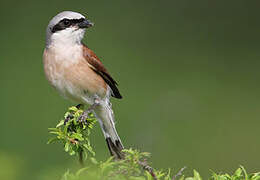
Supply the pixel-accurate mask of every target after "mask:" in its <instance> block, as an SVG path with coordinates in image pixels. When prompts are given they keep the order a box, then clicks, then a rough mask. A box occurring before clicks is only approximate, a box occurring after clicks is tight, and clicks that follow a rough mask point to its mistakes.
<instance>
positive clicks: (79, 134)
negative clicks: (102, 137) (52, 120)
mask: <svg viewBox="0 0 260 180" xmlns="http://www.w3.org/2000/svg"><path fill="white" fill-rule="evenodd" d="M83 108H84V107H83V106H79V107H76V106H72V107H70V108H69V109H68V111H67V112H66V113H65V115H64V119H62V120H61V121H60V122H59V123H58V124H57V126H56V127H55V128H49V133H51V134H53V135H55V137H52V138H51V139H50V140H49V141H48V144H50V143H53V142H61V143H62V144H63V146H64V150H65V152H68V153H69V154H70V155H79V156H81V155H82V154H84V156H85V158H86V157H87V156H88V155H89V154H90V155H91V156H95V152H94V151H93V148H92V146H91V144H90V140H89V135H90V132H91V129H92V128H93V126H94V124H95V122H96V119H95V117H94V115H93V114H92V113H89V115H88V118H87V119H86V121H85V122H80V121H79V120H78V119H79V117H80V115H81V114H82V113H83Z"/></svg>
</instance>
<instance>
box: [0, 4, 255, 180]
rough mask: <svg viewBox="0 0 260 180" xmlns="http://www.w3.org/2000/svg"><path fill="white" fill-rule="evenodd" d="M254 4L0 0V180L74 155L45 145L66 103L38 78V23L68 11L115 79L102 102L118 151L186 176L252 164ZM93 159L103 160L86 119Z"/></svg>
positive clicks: (50, 168) (59, 170) (99, 140)
mask: <svg viewBox="0 0 260 180" xmlns="http://www.w3.org/2000/svg"><path fill="white" fill-rule="evenodd" d="M259 5H260V3H259V1H244V0H243V1H242V0H241V1H240V0H236V1H209V0H208V1H206V0H197V1H193V0H183V1H174V0H172V1H166V0H165V1H158V0H150V1H138V0H135V1H119V0H114V1H87V0H78V1H49V0H45V1H33V0H23V1H14V0H9V1H3V0H1V1H0V17H1V23H0V24H1V25H0V26H1V28H0V32H1V33H0V41H1V43H0V80H1V81H0V82H1V84H0V116H1V120H0V137H1V143H0V179H1V180H13V179H24V180H31V179H32V180H38V179H39V180H43V179H59V177H60V176H61V175H62V174H63V173H64V172H65V171H66V170H67V169H68V168H69V167H74V166H75V167H76V166H77V162H76V161H75V160H74V158H71V157H69V156H68V155H67V154H65V153H64V152H63V149H62V147H61V145H58V144H57V145H46V142H47V140H48V138H49V135H48V130H47V128H48V127H53V126H54V125H56V123H57V122H58V121H59V120H60V119H61V118H62V116H63V113H64V112H65V111H66V109H67V107H68V106H70V105H72V103H70V102H68V101H66V100H64V99H63V98H62V97H60V96H59V95H58V93H56V91H55V90H54V89H52V88H51V87H50V86H49V84H48V83H47V81H46V80H45V77H44V73H43V65H42V53H43V49H44V43H45V29H46V26H47V24H48V22H49V20H50V19H51V18H52V17H53V16H55V15H56V14H57V13H58V12H60V11H63V10H73V11H77V12H80V13H83V14H84V15H87V17H88V18H89V19H90V20H91V21H93V22H94V23H95V26H94V27H93V28H90V29H88V30H87V35H86V37H85V39H84V42H86V43H87V44H88V46H89V47H90V48H92V49H93V50H94V51H95V52H96V53H97V55H98V56H99V57H100V58H101V59H102V61H103V63H104V64H105V66H106V67H107V69H108V70H109V71H110V73H111V74H112V76H113V77H114V78H115V79H116V80H117V81H118V82H119V88H120V90H121V93H122V95H123V96H124V98H123V99H122V100H114V99H113V100H112V102H113V108H114V110H115V115H116V119H117V129H118V132H119V134H120V136H121V138H122V141H123V142H124V144H125V146H126V147H133V148H139V149H141V150H142V151H148V152H151V153H152V158H151V161H152V163H153V166H154V167H157V168H167V167H171V168H174V169H175V170H177V169H178V168H181V167H183V166H187V167H188V170H187V171H186V172H187V173H189V172H191V170H192V169H193V168H195V169H197V170H198V171H199V172H200V173H201V174H202V176H203V177H208V176H209V174H210V171H209V169H212V170H214V171H222V172H223V171H225V172H226V171H227V172H231V171H233V170H234V169H236V168H237V167H238V166H239V165H240V164H241V165H244V166H245V167H246V168H247V170H248V171H250V172H253V171H257V170H258V171H259V170H260V156H259V155H260V153H259V152H260V151H259V149H260V141H259V132H260V120H259V116H260V94H259V91H260V83H259V82H260V72H259V67H260V61H259V58H260V52H259V42H260V21H259V17H260V13H259ZM92 142H93V145H94V147H95V149H96V151H97V157H98V159H100V160H102V159H104V158H106V157H108V156H109V154H108V151H107V147H106V144H105V141H104V138H103V136H102V133H101V130H100V128H99V127H98V126H96V127H95V129H94V130H93V134H92Z"/></svg>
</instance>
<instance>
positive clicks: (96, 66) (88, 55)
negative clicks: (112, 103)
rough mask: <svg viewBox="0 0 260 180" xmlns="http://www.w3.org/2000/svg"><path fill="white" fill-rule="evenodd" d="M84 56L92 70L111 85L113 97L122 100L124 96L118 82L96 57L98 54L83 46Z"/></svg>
mask: <svg viewBox="0 0 260 180" xmlns="http://www.w3.org/2000/svg"><path fill="white" fill-rule="evenodd" d="M83 56H84V58H85V59H86V61H87V62H88V65H89V66H90V68H91V69H92V70H93V71H95V72H96V73H97V74H99V75H100V76H101V77H102V78H103V79H104V81H105V82H106V83H107V84H108V85H109V87H110V88H111V90H112V94H111V95H112V96H113V97H115V98H118V99H121V98H122V96H121V94H120V92H119V90H118V88H117V82H116V81H115V80H114V79H113V78H112V77H111V76H110V74H109V73H108V71H107V70H106V68H105V67H104V65H103V64H102V62H101V61H100V59H99V58H98V57H97V56H96V54H95V53H94V52H93V51H92V50H91V49H89V48H88V47H87V46H86V45H84V44H83Z"/></svg>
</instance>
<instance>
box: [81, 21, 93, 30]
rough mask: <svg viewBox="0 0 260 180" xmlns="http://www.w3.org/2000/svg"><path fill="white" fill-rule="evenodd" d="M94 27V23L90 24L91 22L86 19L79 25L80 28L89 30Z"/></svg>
mask: <svg viewBox="0 0 260 180" xmlns="http://www.w3.org/2000/svg"><path fill="white" fill-rule="evenodd" d="M92 26H94V23H92V22H90V21H89V20H87V19H84V21H82V22H80V23H79V24H78V27H79V28H82V29H83V28H89V27H92Z"/></svg>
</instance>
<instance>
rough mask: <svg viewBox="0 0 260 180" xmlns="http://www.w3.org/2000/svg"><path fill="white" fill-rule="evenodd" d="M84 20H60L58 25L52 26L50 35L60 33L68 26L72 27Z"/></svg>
mask: <svg viewBox="0 0 260 180" xmlns="http://www.w3.org/2000/svg"><path fill="white" fill-rule="evenodd" d="M84 20H85V19H84V18H80V19H67V18H65V19H62V20H61V21H60V22H59V23H57V24H56V25H55V26H53V28H52V29H51V32H52V33H55V32H57V31H61V30H63V29H66V28H68V27H70V26H74V25H76V24H79V23H81V22H83V21H84Z"/></svg>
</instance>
